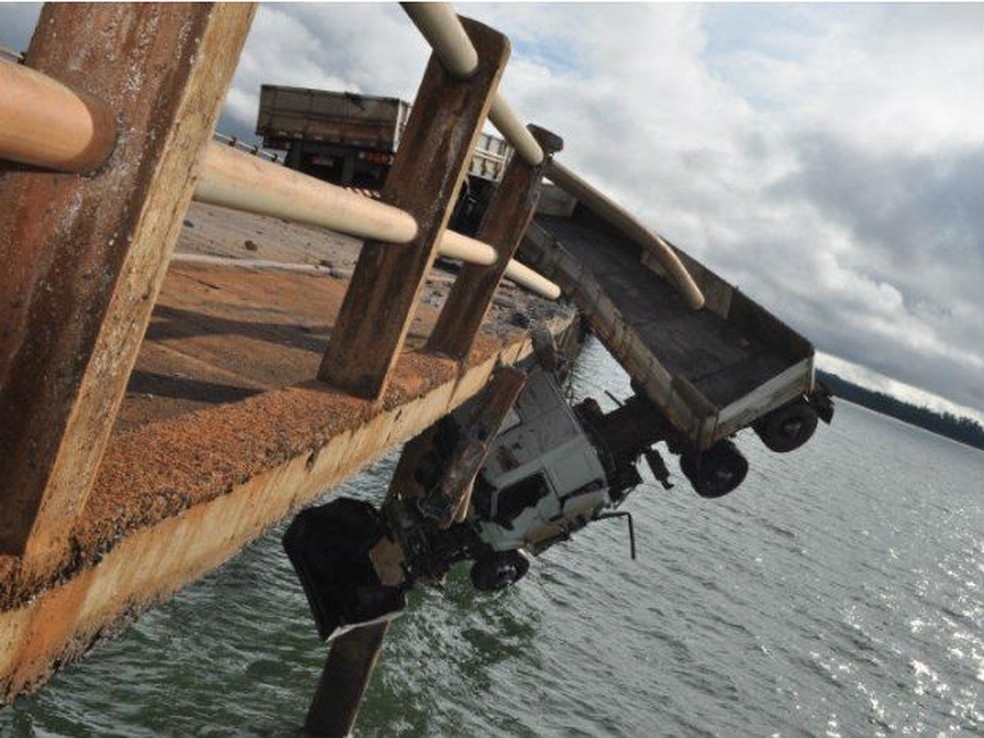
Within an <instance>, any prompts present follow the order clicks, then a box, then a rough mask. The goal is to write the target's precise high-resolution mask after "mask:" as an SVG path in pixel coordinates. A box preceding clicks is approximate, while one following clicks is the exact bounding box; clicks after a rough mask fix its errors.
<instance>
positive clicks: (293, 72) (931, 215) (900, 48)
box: [0, 3, 984, 419]
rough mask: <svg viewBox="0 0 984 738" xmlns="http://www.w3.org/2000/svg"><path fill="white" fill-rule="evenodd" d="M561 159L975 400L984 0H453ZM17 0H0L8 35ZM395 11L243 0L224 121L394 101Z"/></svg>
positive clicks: (955, 394) (836, 325) (905, 365)
mask: <svg viewBox="0 0 984 738" xmlns="http://www.w3.org/2000/svg"><path fill="white" fill-rule="evenodd" d="M456 8H457V10H458V12H459V13H461V14H463V15H468V16H470V17H473V18H475V19H476V20H479V21H481V22H483V23H486V24H488V25H491V26H492V27H494V28H497V29H499V30H500V31H502V32H503V33H505V34H506V35H507V36H508V37H509V39H510V41H511V43H512V55H511V58H510V62H509V65H508V67H507V69H506V72H505V74H504V77H503V80H502V83H501V89H502V92H503V93H504V95H505V97H506V98H507V99H508V100H509V102H510V104H511V105H512V107H513V108H514V109H515V110H516V111H517V112H518V113H519V115H520V117H522V118H523V119H524V120H526V121H529V122H533V123H537V124H538V125H541V126H544V127H546V128H549V129H550V130H552V131H554V132H555V133H558V134H560V135H561V136H562V137H563V138H564V142H565V145H564V151H563V152H562V153H561V154H559V155H558V159H559V160H560V161H561V162H563V163H564V164H566V165H568V166H570V167H572V168H573V169H575V170H576V171H578V172H579V173H580V174H582V175H583V176H585V177H586V178H588V179H589V180H590V181H592V182H593V183H594V184H595V185H596V186H598V187H599V188H601V189H602V190H604V191H605V192H607V193H608V194H609V195H610V196H612V197H614V198H615V199H616V200H618V201H620V202H621V203H622V204H623V205H625V206H627V207H628V208H629V209H630V210H631V211H633V212H634V213H635V214H636V215H637V216H638V217H640V219H641V220H642V221H643V222H645V223H646V224H647V225H648V226H650V227H651V228H652V229H654V230H656V231H658V232H659V233H661V234H662V235H663V236H665V237H666V238H668V239H669V240H670V241H672V242H673V243H674V244H676V245H677V246H679V247H681V248H683V249H684V250H685V251H687V252H688V253H690V254H691V255H693V256H694V257H696V258H697V259H699V260H701V261H703V262H704V263H705V264H707V265H708V266H710V267H711V268H712V269H714V270H715V271H716V272H718V274H719V275H721V276H722V277H723V278H724V279H726V280H727V281H729V282H731V283H732V284H735V285H737V286H738V287H739V288H740V289H741V290H742V291H743V292H745V293H746V294H748V295H750V296H751V297H752V298H754V299H755V300H757V301H758V302H760V303H762V304H763V305H764V306H765V307H767V308H768V309H770V310H771V311H773V312H774V313H775V314H776V315H778V316H779V317H780V318H781V319H783V320H784V321H785V322H787V323H788V324H789V325H791V326H792V327H793V328H795V329H796V330H798V331H799V332H801V333H802V334H803V335H805V336H806V337H807V338H809V339H810V340H811V341H812V342H813V343H814V345H815V346H816V347H817V349H818V352H819V360H818V364H819V365H820V366H821V368H827V369H830V370H833V371H836V372H837V373H839V374H841V376H844V377H845V378H848V379H853V380H855V381H858V382H860V383H862V384H865V385H867V386H870V387H873V388H875V389H879V390H882V391H886V392H889V393H891V394H894V395H896V396H899V397H901V398H902V399H905V400H909V401H913V402H916V403H917V404H922V405H928V406H930V407H933V408H934V409H947V410H951V411H954V412H958V413H960V414H967V415H971V416H972V417H976V418H978V419H982V418H984V32H982V31H984V4H980V3H977V4H935V3H934V4H917V3H911V4H910V3H905V4H877V5H867V4H853V3H852V4H844V5H835V4H788V5H787V4H741V3H733V4H732V3H726V4H711V5H703V4H672V5H671V4H641V3H637V4H610V3H604V4H594V3H580V4H559V3H557V4H532V3H530V4H526V3H524V4H518V3H505V4H470V3H469V4H460V5H457V6H456ZM37 12H38V7H37V6H35V5H19V4H0V44H3V45H6V46H10V47H14V48H20V49H23V48H25V47H26V44H27V42H28V40H29V38H30V33H31V30H32V28H33V25H34V21H35V19H36V16H37ZM428 53H429V49H428V47H427V46H426V44H425V42H424V41H423V39H422V38H421V37H420V35H419V34H418V32H417V31H416V29H415V28H414V27H413V26H412V25H411V24H410V22H409V21H408V20H407V18H406V16H405V15H404V13H403V11H402V10H401V9H400V7H399V6H398V5H397V4H395V3H387V4H327V5H322V4H313V3H312V4H286V3H284V4H271V5H261V6H260V9H259V11H258V13H257V16H256V19H255V21H254V23H253V27H252V30H251V32H250V36H249V38H248V40H247V43H246V48H245V50H244V53H243V55H242V58H241V60H240V64H239V67H238V69H237V71H236V74H235V77H234V80H233V82H232V85H231V88H230V91H229V94H228V96H227V98H226V101H225V104H224V107H223V113H222V117H221V118H220V121H219V130H221V131H223V132H225V133H229V134H234V135H238V136H240V137H242V138H247V139H252V138H253V127H254V125H255V121H256V108H257V101H258V94H259V86H260V84H261V83H271V84H286V85H298V86H305V87H314V88H325V89H342V90H348V91H352V92H361V93H366V94H377V95H387V96H398V97H402V98H404V99H406V100H412V99H413V96H414V93H415V90H416V88H417V85H418V84H419V82H420V78H421V75H422V73H423V69H424V65H425V63H426V60H427V57H428Z"/></svg>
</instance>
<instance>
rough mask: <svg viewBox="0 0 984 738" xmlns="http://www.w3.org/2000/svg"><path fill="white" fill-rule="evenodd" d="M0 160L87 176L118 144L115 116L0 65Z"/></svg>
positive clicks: (28, 72)
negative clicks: (83, 173)
mask: <svg viewBox="0 0 984 738" xmlns="http://www.w3.org/2000/svg"><path fill="white" fill-rule="evenodd" d="M0 90H3V94H0V159H6V160H7V161H13V162H19V163H21V164H30V165H32V166H38V167H46V168H48V169H57V170H59V171H62V172H87V171H89V170H91V169H95V168H96V167H98V166H99V165H100V164H102V163H103V162H104V161H106V159H107V158H108V157H109V155H110V153H111V152H112V150H113V146H114V145H115V144H116V121H115V120H114V119H113V111H112V110H111V109H110V108H109V106H108V105H106V104H105V103H103V102H100V101H99V100H97V99H95V98H94V97H92V96H90V95H87V94H85V93H80V92H75V91H73V90H71V89H70V88H69V87H67V86H66V85H63V84H62V83H61V82H58V81H57V80H55V79H52V78H51V77H49V76H47V75H45V74H41V73H40V72H38V71H37V70H35V69H31V68H30V67H26V66H23V65H20V64H0Z"/></svg>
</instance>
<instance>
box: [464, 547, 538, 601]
mask: <svg viewBox="0 0 984 738" xmlns="http://www.w3.org/2000/svg"><path fill="white" fill-rule="evenodd" d="M529 568H530V561H529V559H527V558H526V557H525V556H524V555H523V554H522V552H520V551H516V550H513V551H494V552H492V553H490V554H485V555H484V556H481V557H479V558H477V559H475V563H474V564H472V568H471V582H472V586H474V587H475V589H477V590H478V591H479V592H497V591H499V590H500V589H505V588H506V587H508V586H509V585H510V584H515V583H516V582H518V581H519V580H520V579H522V578H523V577H524V576H525V575H526V572H527V571H529Z"/></svg>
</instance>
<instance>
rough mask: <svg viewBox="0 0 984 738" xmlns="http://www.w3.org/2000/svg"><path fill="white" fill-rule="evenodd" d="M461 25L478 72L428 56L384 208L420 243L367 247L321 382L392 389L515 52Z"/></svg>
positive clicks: (483, 30) (373, 394) (364, 392)
mask: <svg viewBox="0 0 984 738" xmlns="http://www.w3.org/2000/svg"><path fill="white" fill-rule="evenodd" d="M462 23H463V25H464V27H465V30H466V31H467V32H468V35H469V37H470V38H471V40H472V43H473V44H474V45H475V47H476V49H477V50H478V56H479V64H478V69H477V70H476V71H475V73H474V75H473V76H472V77H470V78H469V79H467V80H459V79H455V78H454V77H453V76H452V75H450V74H449V73H448V72H447V70H445V69H444V67H443V66H442V65H441V62H440V61H439V60H438V59H437V57H436V56H434V55H431V59H430V62H429V63H428V65H427V71H426V72H425V74H424V79H423V81H422V82H421V85H420V89H419V90H418V92H417V97H416V99H415V101H414V105H413V110H412V111H411V113H410V118H409V120H408V121H407V127H406V130H405V131H404V133H403V136H402V138H401V141H400V148H399V151H398V152H397V154H396V160H395V162H394V164H393V168H392V169H391V170H390V172H389V175H388V176H387V178H386V185H385V187H384V188H383V192H382V199H383V201H384V202H386V203H388V204H390V205H395V206H397V207H399V208H401V209H403V210H405V211H407V212H408V213H410V214H411V215H412V216H413V217H414V218H415V219H416V221H417V225H418V228H419V231H418V234H417V237H416V238H415V239H414V240H413V241H412V242H411V243H409V244H406V245H395V244H385V243H380V242H378V241H371V240H370V241H367V242H366V243H365V245H364V246H363V247H362V252H361V254H360V256H359V261H358V263H357V264H356V267H355V272H354V274H353V275H352V281H351V282H350V284H349V289H348V292H347V293H346V295H345V300H344V302H343V303H342V309H341V311H340V313H339V316H338V319H337V320H336V322H335V327H334V329H333V330H332V333H331V339H330V341H329V344H328V349H327V350H326V352H325V355H324V358H323V359H322V362H321V368H320V370H319V371H318V379H320V380H322V381H324V382H328V383H331V384H333V385H335V386H336V387H339V388H340V389H342V390H344V391H346V392H349V393H352V394H355V395H358V396H360V397H366V398H373V399H375V398H378V397H380V396H381V395H382V393H383V391H384V390H385V388H386V384H387V381H388V380H389V376H390V374H391V372H392V369H393V366H394V365H395V363H396V360H397V358H398V356H399V353H400V351H401V349H402V347H403V342H404V340H405V338H406V334H407V331H408V329H409V327H410V323H411V321H412V320H413V313H414V309H415V307H416V303H417V300H418V299H419V296H420V291H421V289H422V287H423V285H424V281H425V278H426V275H427V272H428V270H429V269H430V267H431V264H432V263H433V261H434V258H435V256H436V249H437V244H438V241H439V240H440V237H441V234H442V233H443V232H444V229H445V227H446V226H447V222H448V218H449V216H450V212H451V209H452V207H453V206H454V202H455V199H456V195H457V192H458V189H459V187H460V185H461V182H462V180H463V178H464V176H465V171H466V168H467V165H468V161H469V159H470V157H471V155H472V151H473V149H474V147H475V143H476V141H477V138H478V135H479V133H481V129H482V125H483V124H484V123H485V118H486V116H487V114H488V111H489V107H490V106H491V104H492V94H493V93H494V92H495V89H496V87H497V85H498V82H499V77H500V76H501V74H502V69H503V67H504V65H505V62H506V59H507V58H508V56H509V41H508V40H507V39H506V37H505V36H503V35H502V34H500V33H498V32H497V31H494V30H493V29H491V28H488V27H486V26H483V25H481V24H480V23H476V22H475V21H472V20H469V19H467V18H463V19H462Z"/></svg>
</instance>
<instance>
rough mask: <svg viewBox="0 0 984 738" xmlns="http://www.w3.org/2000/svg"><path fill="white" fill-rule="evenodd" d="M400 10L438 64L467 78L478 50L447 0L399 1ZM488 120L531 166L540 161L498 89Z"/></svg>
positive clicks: (538, 152) (540, 151) (535, 146)
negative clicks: (430, 0) (427, 0)
mask: <svg viewBox="0 0 984 738" xmlns="http://www.w3.org/2000/svg"><path fill="white" fill-rule="evenodd" d="M402 6H403V10H404V11H405V12H406V14H407V15H408V16H409V17H410V20H411V21H413V24H414V25H415V26H417V29H418V30H419V31H420V33H421V35H422V36H423V37H424V38H425V39H426V40H427V43H428V44H430V46H431V48H432V49H433V50H434V53H435V54H437V57H438V58H439V59H440V60H441V64H443V65H444V68H445V69H447V70H448V72H450V73H451V74H452V75H454V76H455V77H459V78H460V79H468V78H469V77H471V76H472V75H473V74H474V73H475V69H476V68H477V67H478V52H477V51H475V46H474V45H473V44H472V42H471V39H470V38H468V34H467V33H466V32H465V29H464V26H462V25H461V21H460V20H458V16H457V14H455V12H454V8H452V7H451V6H450V5H449V4H448V3H402ZM489 120H490V121H492V125H494V126H495V127H496V128H498V129H499V132H500V133H502V135H503V136H505V138H506V140H507V141H508V142H509V143H510V144H512V147H513V148H514V149H516V153H517V154H519V155H520V156H521V157H523V160H524V161H526V162H527V163H528V164H530V165H531V166H534V167H535V166H538V165H539V164H540V163H542V162H543V158H544V155H543V149H542V148H540V144H538V143H537V142H536V139H535V138H533V135H532V134H531V133H530V132H529V130H528V129H527V128H526V126H525V125H523V122H522V121H521V120H520V119H519V116H517V115H516V113H515V112H513V109H512V108H511V107H510V106H509V103H507V102H506V100H505V98H504V97H503V96H502V95H501V94H500V93H499V92H498V91H497V92H495V93H494V95H493V97H492V108H491V109H490V110H489Z"/></svg>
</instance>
